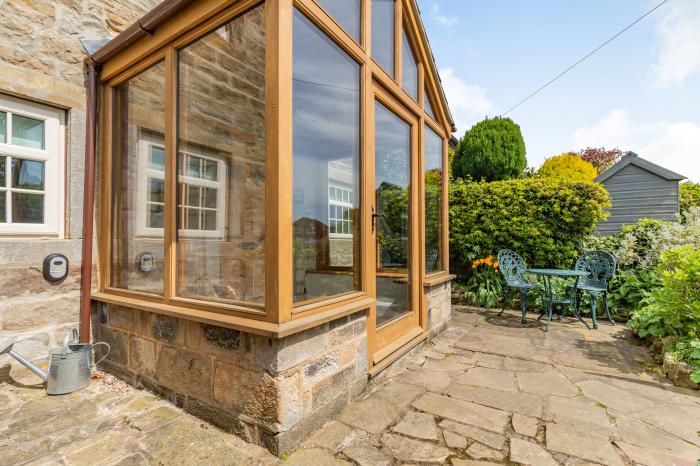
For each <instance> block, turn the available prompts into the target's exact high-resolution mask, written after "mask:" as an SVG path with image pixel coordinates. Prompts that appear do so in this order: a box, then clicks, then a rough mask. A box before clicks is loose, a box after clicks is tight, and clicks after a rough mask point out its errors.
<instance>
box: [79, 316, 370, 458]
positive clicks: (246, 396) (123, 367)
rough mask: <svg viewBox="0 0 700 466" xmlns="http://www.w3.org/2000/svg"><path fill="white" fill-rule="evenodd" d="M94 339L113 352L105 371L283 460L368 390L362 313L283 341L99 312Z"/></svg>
mask: <svg viewBox="0 0 700 466" xmlns="http://www.w3.org/2000/svg"><path fill="white" fill-rule="evenodd" d="M93 331H94V339H95V341H105V342H107V343H109V345H110V346H111V348H112V351H111V353H110V354H109V356H108V357H107V359H106V360H105V361H104V362H103V363H102V365H103V368H104V369H105V370H107V371H108V372H111V373H113V374H115V375H117V376H118V377H120V378H122V379H124V380H126V381H127V382H129V383H131V384H133V385H135V386H137V387H143V388H146V389H148V390H151V391H153V392H155V393H158V394H160V395H162V396H163V397H165V398H166V399H168V400H170V401H171V402H172V403H174V404H175V405H177V406H179V407H182V408H183V409H185V410H186V411H188V412H190V413H192V414H194V415H196V416H199V417H201V418H203V419H205V420H207V421H209V422H211V423H213V424H215V425H217V426H219V427H221V428H222V429H224V430H226V431H228V432H232V433H235V434H236V435H238V436H240V437H242V438H244V439H245V440H247V441H250V442H253V443H256V444H259V445H263V446H265V447H266V448H268V449H269V450H270V451H272V452H273V453H275V454H280V453H283V452H285V451H288V450H291V449H292V448H294V447H295V446H296V445H297V444H298V443H300V441H302V440H303V439H304V438H306V437H307V436H308V434H309V433H310V432H312V431H314V430H316V429H318V428H319V427H320V426H321V425H323V423H325V422H326V421H327V420H328V419H330V418H331V417H332V416H333V415H334V414H335V413H337V412H338V411H340V410H341V409H342V408H343V407H345V405H347V403H348V402H349V401H350V400H351V399H353V398H354V397H356V396H357V395H359V394H360V393H362V391H363V390H364V388H365V386H366V384H367V361H368V356H367V330H366V316H365V313H364V312H358V313H356V314H353V315H350V316H347V317H343V318H341V319H338V320H336V321H332V322H329V323H326V324H324V325H322V326H320V327H317V328H314V329H310V330H307V331H304V332H301V333H298V334H295V335H291V336H289V337H287V338H284V339H279V340H277V339H271V338H266V337H261V336H257V335H252V334H248V333H244V332H239V331H237V330H230V329H227V328H223V327H217V326H213V325H205V324H200V323H198V322H194V321H189V320H185V319H179V318H174V317H169V316H164V315H159V314H153V313H149V312H145V311H140V310H136V309H128V308H124V307H119V306H111V305H103V304H97V305H96V306H95V309H94V312H93ZM96 357H97V358H99V357H101V355H99V354H98V355H96Z"/></svg>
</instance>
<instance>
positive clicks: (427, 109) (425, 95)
mask: <svg viewBox="0 0 700 466" xmlns="http://www.w3.org/2000/svg"><path fill="white" fill-rule="evenodd" d="M423 110H425V113H427V114H428V115H429V116H430V118H432V119H433V120H435V113H433V106H432V105H430V99H429V98H428V83H425V91H424V93H423Z"/></svg>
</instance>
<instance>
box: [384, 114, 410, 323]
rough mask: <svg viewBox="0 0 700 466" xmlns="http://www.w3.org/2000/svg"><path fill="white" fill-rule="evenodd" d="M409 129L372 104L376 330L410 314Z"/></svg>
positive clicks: (393, 116) (401, 121) (403, 123)
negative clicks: (375, 208)
mask: <svg viewBox="0 0 700 466" xmlns="http://www.w3.org/2000/svg"><path fill="white" fill-rule="evenodd" d="M410 180H411V127H410V125H408V123H406V122H405V121H403V120H402V119H400V118H399V117H397V116H396V115H395V114H394V113H392V112H391V111H389V110H388V109H387V108H386V107H384V106H383V105H382V104H380V103H379V102H376V103H375V202H376V206H377V213H378V214H379V215H380V216H379V217H377V218H376V220H375V222H376V223H375V225H376V226H375V228H376V229H377V325H378V326H379V325H382V324H384V323H387V322H389V321H390V320H392V319H395V318H397V317H399V316H402V315H404V314H406V313H408V312H410V310H411V309H410V280H409V278H410V277H409V254H410V231H409V225H410V221H409V212H410V209H409V206H410V202H411V200H410Z"/></svg>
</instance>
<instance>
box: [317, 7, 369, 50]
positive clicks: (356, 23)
mask: <svg viewBox="0 0 700 466" xmlns="http://www.w3.org/2000/svg"><path fill="white" fill-rule="evenodd" d="M316 2H318V4H319V5H321V6H322V7H323V8H324V9H325V10H326V11H327V12H328V14H330V15H331V16H332V17H333V19H335V20H336V21H338V23H339V24H340V25H341V26H343V28H344V29H345V30H346V31H347V32H348V34H350V35H351V36H352V37H353V38H354V39H355V40H356V41H357V42H359V41H360V14H361V8H360V0H316Z"/></svg>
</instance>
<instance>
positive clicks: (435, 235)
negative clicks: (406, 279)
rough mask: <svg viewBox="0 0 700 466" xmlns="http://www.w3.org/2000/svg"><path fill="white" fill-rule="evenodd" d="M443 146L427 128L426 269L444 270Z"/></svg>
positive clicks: (437, 137)
mask: <svg viewBox="0 0 700 466" xmlns="http://www.w3.org/2000/svg"><path fill="white" fill-rule="evenodd" d="M442 147H443V141H442V138H441V137H440V136H438V135H437V134H435V132H434V131H433V130H432V129H430V128H428V127H427V126H426V128H425V159H424V162H423V169H424V170H425V270H426V272H427V273H431V272H437V271H439V270H442V251H441V250H442V241H441V239H442V183H443V175H442V173H443V169H442Z"/></svg>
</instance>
